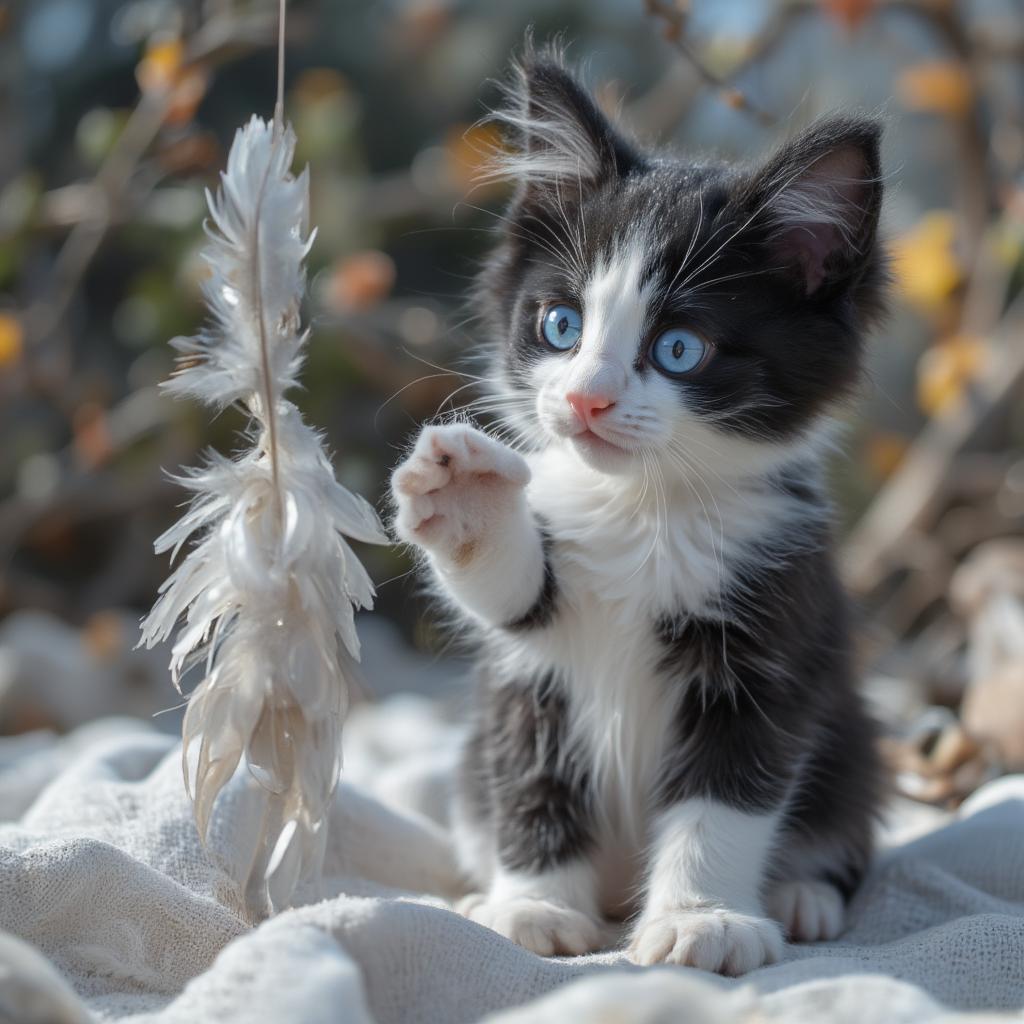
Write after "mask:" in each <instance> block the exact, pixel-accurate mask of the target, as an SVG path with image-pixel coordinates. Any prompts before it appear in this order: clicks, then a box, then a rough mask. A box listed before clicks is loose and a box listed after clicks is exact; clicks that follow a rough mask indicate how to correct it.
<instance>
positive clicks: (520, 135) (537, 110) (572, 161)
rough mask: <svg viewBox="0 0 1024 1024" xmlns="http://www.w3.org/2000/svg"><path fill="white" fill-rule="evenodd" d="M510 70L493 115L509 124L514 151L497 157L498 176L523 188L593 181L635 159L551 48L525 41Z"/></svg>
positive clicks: (590, 183)
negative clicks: (501, 103) (538, 49)
mask: <svg viewBox="0 0 1024 1024" xmlns="http://www.w3.org/2000/svg"><path fill="white" fill-rule="evenodd" d="M513 70H514V80H513V83H512V85H511V87H510V88H509V90H508V103H507V105H506V107H505V108H504V109H503V110H501V111H499V112H498V119H499V121H500V122H502V123H504V124H505V125H506V126H507V127H508V128H509V129H510V130H511V134H512V136H513V138H512V140H511V141H512V142H513V143H514V144H515V148H516V151H515V152H511V153H505V154H502V155H501V156H500V157H499V158H498V159H497V161H496V173H497V174H498V175H499V176H501V177H504V178H509V179H511V180H514V181H518V182H520V184H521V185H522V186H523V187H524V189H525V191H526V193H527V194H529V193H541V194H542V193H544V192H546V191H548V190H554V189H555V188H556V187H558V186H559V185H561V186H562V187H563V188H564V187H565V186H566V185H568V184H571V185H572V186H573V187H574V188H575V187H576V185H577V184H579V186H580V187H583V188H588V187H593V186H594V185H597V184H600V183H603V182H606V181H609V180H613V179H614V178H617V177H622V176H624V175H625V174H626V173H627V172H628V171H629V169H630V168H631V167H634V166H636V165H637V164H638V163H639V161H640V157H639V156H638V154H636V153H635V152H634V151H633V149H632V147H631V146H630V145H629V144H628V143H627V142H626V141H625V140H624V139H623V138H622V137H621V136H620V135H619V133H618V132H617V131H616V130H615V128H614V127H613V126H612V124H611V122H610V121H609V120H608V118H606V117H605V115H604V114H603V113H602V112H601V111H600V110H599V109H598V107H597V104H596V103H595V102H594V100H593V98H592V97H591V96H590V94H589V93H588V92H587V90H586V89H585V88H584V87H583V86H582V85H581V84H580V82H579V81H578V80H577V79H576V77H575V76H574V75H573V74H572V73H571V72H570V71H569V70H567V68H566V66H565V64H564V58H563V57H562V55H561V54H560V53H559V52H558V51H557V50H555V49H551V48H549V49H547V50H545V51H543V52H542V53H539V54H538V53H535V52H534V51H533V49H532V45H531V44H530V42H529V41H528V43H527V49H526V52H525V53H524V55H523V57H522V58H521V59H520V60H519V61H518V62H516V64H515V65H514V66H513Z"/></svg>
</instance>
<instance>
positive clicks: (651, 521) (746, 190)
mask: <svg viewBox="0 0 1024 1024" xmlns="http://www.w3.org/2000/svg"><path fill="white" fill-rule="evenodd" d="M518 71H519V75H518V81H517V86H516V87H515V89H514V90H513V99H514V102H513V103H512V105H511V108H510V110H508V111H507V112H506V114H505V119H506V121H507V122H508V123H509V124H510V125H511V126H512V128H513V130H514V132H515V134H516V136H517V140H518V143H519V148H518V152H517V153H516V154H514V155H511V156H509V157H508V158H507V165H508V166H507V169H508V170H510V171H511V173H512V174H513V175H514V176H515V177H516V178H517V180H518V182H519V185H518V191H517V193H516V195H515V198H514V201H513V202H512V204H511V208H510V209H509V211H508V216H507V219H505V220H504V221H503V227H502V230H501V236H500V241H499V244H498V247H497V250H496V251H495V252H494V254H493V256H492V257H491V258H490V261H489V263H488V265H487V266H486V269H485V270H484V272H483V275H482V278H481V286H480V289H479V301H480V303H481V305H482V311H483V312H484V314H485V316H486V322H487V323H488V329H489V332H490V336H491V339H492V340H494V341H496V342H498V346H497V358H496V361H495V364H494V368H493V373H494V375H495V378H496V380H497V381H499V382H500V386H499V396H498V397H497V398H496V399H495V400H494V401H495V403H496V404H497V405H498V406H500V407H501V409H502V411H503V413H504V418H505V420H506V423H510V424H512V425H513V426H514V428H515V445H514V447H510V446H508V445H506V444H504V443H502V442H500V441H498V440H496V439H494V438H493V437H491V436H488V435H485V434H484V433H482V432H481V431H479V430H477V429H475V428H474V427H472V426H469V425H466V424H460V423H456V424H448V425H442V426H428V427H425V428H424V429H423V431H422V433H421V434H420V436H419V439H418V441H417V443H416V446H415V449H414V450H413V452H412V453H411V455H410V456H409V457H408V458H407V460H406V461H405V462H404V463H402V465H401V466H400V467H399V468H398V469H397V470H396V471H395V473H394V476H393V480H392V489H393V494H394V499H395V501H396V504H397V518H396V524H395V525H396V530H397V533H398V535H399V536H400V537H401V538H403V539H404V540H406V541H408V542H410V543H412V544H415V545H417V546H418V547H420V548H421V549H422V550H423V551H424V552H425V553H426V555H427V559H428V561H429V565H430V569H431V571H432V573H433V575H434V577H435V578H436V581H437V584H438V586H439V588H440V589H441V591H443V593H444V595H445V596H446V597H447V599H448V600H449V601H450V603H451V604H452V605H454V606H455V607H456V608H457V609H459V610H460V611H461V612H462V613H463V614H464V616H465V617H466V618H467V619H468V620H469V622H470V623H472V624H474V625H475V626H476V627H478V628H479V630H480V633H481V634H482V648H481V654H480V661H479V666H480V675H481V677H482V678H481V682H480V708H479V714H478V716H477V718H476V722H475V726H474V728H473V731H472V735H471V738H470V739H469V742H468V746H467V748H466V754H465V761H464V770H463V775H462V779H461V787H460V792H459V795H458V799H457V808H456V822H457V827H458V833H459V841H460V846H461V855H462V857H463V861H464V866H465V868H466V869H467V870H468V871H469V872H470V873H471V874H472V877H473V878H474V879H475V881H476V882H477V883H478V885H479V887H480V889H481V893H480V895H478V896H473V897H469V898H468V899H467V900H466V901H465V902H464V904H463V906H462V908H461V909H462V910H463V912H464V913H466V914H467V915H468V916H469V917H471V918H472V919H473V920H475V921H478V922H481V923H483V924H486V925H489V926H490V927H491V928H494V929H496V930H497V931H499V932H501V933H502V934H504V935H506V936H508V937H509V938H511V939H514V940H515V941H516V942H518V943H520V944H522V945H523V946H525V947H527V948H528V949H531V950H534V951H535V952H537V953H540V954H544V955H548V954H552V953H583V952H585V951H588V950H591V949H594V948H597V947H599V945H600V944H601V941H602V939H601V935H602V929H601V927H600V925H599V922H601V920H602V918H604V917H615V916H619V917H621V916H628V915H633V920H632V925H631V928H632V938H631V944H630V947H629V949H630V955H631V957H632V958H633V959H634V960H635V961H636V962H638V963H642V964H651V963H657V962H670V963H682V964H692V965H695V966H698V967H702V968H706V969H708V970H713V971H723V972H727V973H731V974H739V973H742V972H744V971H748V970H751V969H752V968H755V967H759V966H761V965H762V964H764V963H767V962H770V961H773V960H775V959H777V958H778V957H779V955H780V953H781V950H782V944H783V934H784V931H785V933H786V934H788V935H789V936H790V937H792V938H795V939H802V940H812V941H813V940H816V939H830V938H834V937H835V936H836V935H837V934H838V933H839V932H840V930H841V928H842V925H843V914H844V901H845V899H846V898H847V897H848V896H849V894H850V892H851V891H852V889H853V888H854V887H855V886H856V884H857V882H858V880H859V879H860V877H861V875H862V873H863V871H864V868H865V864H866V862H867V860H868V856H869V852H870V848H871V834H872V825H873V817H874V814H875V811H876V809H877V807H878V804H879V800H880V795H881V790H882V773H881V771H880V767H879V762H878V759H877V756H876V752H875V749H874V730H873V726H872V724H871V722H870V721H869V719H868V718H867V717H866V715H865V713H864V710H863V709H862V706H861V702H860V700H859V698H858V696H857V695H856V693H855V690H854V685H853V680H852V676H851V664H850V650H849V647H850V641H849V627H848V623H847V608H846V602H845V600H844V596H843V593H842V591H841V589H840V586H839V583H838V582H837V579H836V573H835V570H834V568H833V560H832V554H831V542H830V537H829V507H828V503H827V500H826V497H825V494H824V485H823V468H822V466H823V453H824V451H825V449H826V448H827V447H828V436H829V419H828V416H829V410H830V407H831V406H832V405H833V404H834V403H835V401H836V400H837V399H840V398H841V397H843V396H845V395H847V394H848V393H849V392H850V390H851V388H852V387H853V385H854V384H855V382H856V381H857V379H858V371H859V367H860V362H861V349H862V337H863V333H864V330H865V327H866V325H867V324H868V323H869V322H870V321H871V319H872V317H873V316H874V315H875V314H876V312H878V310H879V308H880V298H881V292H882V287H883V283H884V276H885V275H884V266H883V260H882V257H881V255H880V253H879V249H878V246H877V244H876V238H875V233H876V225H877V221H878V213H879V206H880V202H881V184H880V175H879V155H878V150H879V134H880V128H879V125H878V124H877V123H876V122H875V121H873V120H870V119H863V118H855V117H836V118H830V119H828V120H824V121H820V122H818V123H817V124H815V125H814V126H812V127H811V128H809V129H808V130H806V131H805V132H803V133H802V134H801V135H799V136H798V137H797V138H796V139H794V140H793V141H792V142H790V143H789V144H787V145H785V146H784V147H783V148H782V149H781V150H779V151H778V152H777V153H776V154H775V155H774V156H772V157H771V158H770V159H768V160H767V161H766V162H764V163H763V164H761V165H759V166H754V167H748V166H731V165H724V164H721V163H705V162H701V163H688V162H685V161H680V160H677V159H672V158H669V157H665V156H662V155H652V154H647V153H641V152H639V151H637V150H636V149H635V148H634V147H633V146H632V145H630V144H629V143H627V142H626V141H625V140H624V139H623V138H622V137H620V135H619V134H618V133H617V132H616V131H615V130H614V129H613V128H612V126H611V125H610V124H609V123H608V122H607V121H606V120H605V118H604V117H603V116H602V114H601V113H600V112H599V111H598V109H597V107H596V106H595V105H594V103H593V101H592V100H591V99H590V98H589V96H588V95H587V94H586V93H585V92H584V91H583V90H582V89H581V87H580V85H579V84H578V83H577V81H576V80H575V79H574V78H573V77H572V76H571V75H570V74H569V73H568V72H567V71H566V70H565V69H564V67H563V66H562V65H561V63H560V61H559V60H558V59H557V58H552V57H547V56H545V57H537V56H531V57H528V58H527V60H526V61H525V62H524V63H523V64H522V65H521V66H520V67H519V69H518ZM780 924H781V926H782V927H780Z"/></svg>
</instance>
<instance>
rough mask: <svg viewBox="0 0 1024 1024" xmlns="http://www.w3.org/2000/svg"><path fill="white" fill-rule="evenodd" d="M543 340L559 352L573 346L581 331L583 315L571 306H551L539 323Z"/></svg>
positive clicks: (566, 350)
mask: <svg viewBox="0 0 1024 1024" xmlns="http://www.w3.org/2000/svg"><path fill="white" fill-rule="evenodd" d="M540 329H541V331H542V332H543V334H544V340H545V341H546V342H547V343H548V344H549V345H550V346H551V347H552V348H556V349H558V351H559V352H568V351H569V349H571V348H574V347H575V345H576V342H577V341H579V340H580V335H581V334H582V333H583V317H581V316H580V313H579V310H577V309H573V308H572V306H563V305H558V306H552V307H551V308H550V309H548V311H547V312H546V313H545V314H544V319H543V320H542V321H541V323H540Z"/></svg>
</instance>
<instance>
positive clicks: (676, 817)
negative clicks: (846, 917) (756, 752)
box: [630, 798, 783, 975]
mask: <svg viewBox="0 0 1024 1024" xmlns="http://www.w3.org/2000/svg"><path fill="white" fill-rule="evenodd" d="M778 821H779V815H778V813H776V812H771V811H767V812H763V813H748V812H746V811H741V810H737V809H735V808H733V807H730V806H728V805H727V804H726V803H722V802H719V801H717V800H714V799H708V798H694V799H688V800H682V801H680V802H679V803H677V804H675V805H673V806H671V807H669V808H668V809H667V810H666V811H664V813H663V814H662V815H661V816H660V818H659V820H658V823H657V827H656V831H655V841H654V847H653V860H652V865H651V870H650V874H649V878H648V889H647V896H646V901H645V906H644V910H643V912H642V914H641V915H640V918H639V920H638V921H637V924H636V926H635V928H634V932H633V940H632V945H631V946H630V957H631V959H632V960H633V961H634V962H636V963H639V964H655V963H676V964H688V965H690V966H692V967H700V968H702V969H704V970H707V971H716V972H719V973H723V974H734V975H735V974H744V973H745V972H747V971H750V970H753V969H755V968H757V967H761V966H763V965H764V964H767V963H772V962H774V961H775V960H778V959H779V957H780V955H781V953H782V945H783V942H782V932H781V929H780V928H779V925H778V924H777V923H776V922H775V921H771V920H769V919H768V918H767V917H765V914H764V909H763V907H762V903H761V897H760V891H759V890H760V886H761V882H762V879H763V876H764V868H765V865H766V863H767V860H768V856H769V853H770V851H771V847H772V844H773V842H774V839H775V833H776V829H777V826H778Z"/></svg>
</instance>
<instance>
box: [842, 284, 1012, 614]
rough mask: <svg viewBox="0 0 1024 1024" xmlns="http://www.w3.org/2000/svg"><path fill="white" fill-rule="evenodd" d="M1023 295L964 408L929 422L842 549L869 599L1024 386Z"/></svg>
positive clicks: (850, 574) (846, 566)
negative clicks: (965, 456) (954, 466)
mask: <svg viewBox="0 0 1024 1024" xmlns="http://www.w3.org/2000/svg"><path fill="white" fill-rule="evenodd" d="M1022 330H1024V298H1018V299H1017V300H1016V301H1015V302H1014V304H1013V306H1012V307H1011V309H1010V311H1009V312H1008V314H1007V316H1006V317H1005V318H1004V320H1003V322H1002V325H1001V326H1000V327H999V329H998V331H997V334H998V335H999V338H998V339H996V340H993V343H992V346H991V353H992V355H991V359H990V361H989V363H988V365H987V367H986V368H985V370H984V372H983V373H982V375H981V377H979V379H978V380H977V381H976V382H975V383H974V386H973V387H972V388H970V389H968V393H967V395H966V396H965V401H964V404H963V406H962V407H961V408H960V409H958V410H956V411H955V412H954V413H952V414H949V415H946V416H938V417H935V418H934V419H932V420H930V421H929V423H928V424H927V425H926V426H925V427H924V429H923V430H922V431H921V433H920V434H919V435H918V436H917V438H916V439H915V440H914V442H913V444H912V445H911V446H910V449H909V451H908V452H907V454H906V456H905V458H904V460H903V463H902V465H901V467H900V469H899V470H897V472H896V474H895V475H894V476H892V477H891V478H890V479H889V481H888V482H887V483H886V484H885V486H884V487H883V488H882V489H881V490H880V491H879V492H878V494H877V495H876V496H875V499H874V501H873V502H872V504H871V506H870V507H869V508H868V510H867V512H866V513H865V514H864V516H863V517H862V518H861V520H860V521H859V522H858V524H857V525H856V527H855V528H854V530H853V532H852V533H851V534H850V536H849V538H848V540H847V542H846V545H845V547H844V550H843V557H842V563H843V570H844V576H845V578H846V580H847V582H848V583H849V585H850V586H851V587H852V588H853V589H854V591H855V592H856V593H858V594H860V595H865V594H869V593H870V592H871V591H873V590H874V589H875V588H876V587H877V586H879V584H881V583H882V582H883V581H884V579H885V578H886V576H887V574H888V572H889V571H890V570H891V569H893V568H895V567H897V565H898V564H899V559H898V557H897V552H898V551H900V550H901V549H902V548H903V546H904V545H905V544H906V542H907V538H908V537H909V536H911V535H912V534H913V533H914V532H915V531H918V530H923V529H927V528H928V527H929V525H930V523H931V520H932V518H933V517H934V514H935V512H936V509H937V507H938V505H939V504H940V502H941V501H942V500H943V498H944V496H945V494H946V483H947V480H948V478H949V475H950V465H951V463H952V461H953V459H954V458H955V457H956V456H957V455H959V453H960V452H962V451H963V450H964V449H965V448H966V447H967V445H968V444H970V442H971V441H972V440H973V439H974V438H975V437H976V436H977V435H978V433H979V432H980V431H981V430H982V429H983V428H984V427H985V426H986V425H987V424H988V423H990V422H991V420H992V419H993V417H995V416H996V415H998V414H999V413H1000V412H1001V411H1002V410H1003V409H1005V407H1006V406H1007V404H1008V403H1009V402H1010V401H1011V400H1012V398H1013V396H1014V395H1015V394H1016V393H1017V392H1018V391H1019V389H1020V388H1021V385H1022V383H1024V345H1021V344H1020V335H1021V331H1022Z"/></svg>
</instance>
